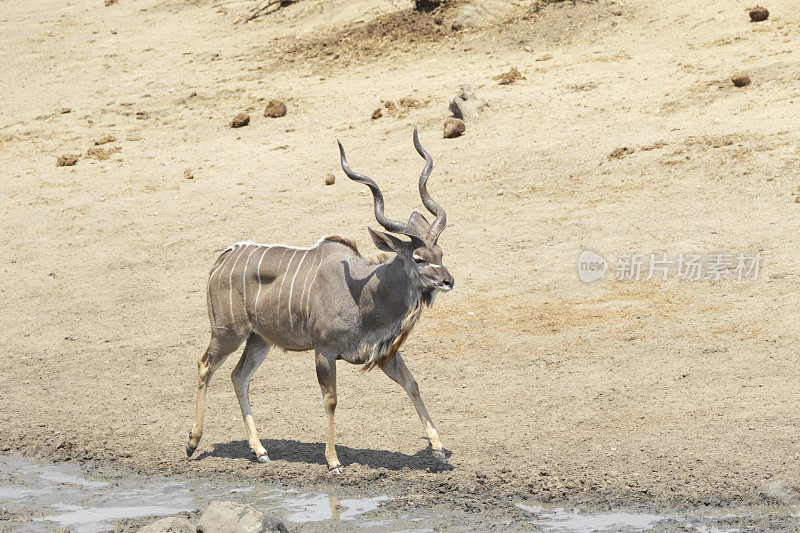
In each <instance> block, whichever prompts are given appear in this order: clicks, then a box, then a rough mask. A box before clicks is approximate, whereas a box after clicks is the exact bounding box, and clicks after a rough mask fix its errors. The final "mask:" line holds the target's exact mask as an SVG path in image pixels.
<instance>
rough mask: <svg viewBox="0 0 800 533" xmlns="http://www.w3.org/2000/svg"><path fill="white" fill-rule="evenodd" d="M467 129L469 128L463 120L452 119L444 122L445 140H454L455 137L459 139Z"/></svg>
mask: <svg viewBox="0 0 800 533" xmlns="http://www.w3.org/2000/svg"><path fill="white" fill-rule="evenodd" d="M466 129H467V126H466V125H465V124H464V121H463V120H461V119H459V118H453V117H450V118H448V119H447V120H445V121H444V138H445V139H452V138H454V137H459V136H460V135H461V134H463V133H464V132H465V131H466Z"/></svg>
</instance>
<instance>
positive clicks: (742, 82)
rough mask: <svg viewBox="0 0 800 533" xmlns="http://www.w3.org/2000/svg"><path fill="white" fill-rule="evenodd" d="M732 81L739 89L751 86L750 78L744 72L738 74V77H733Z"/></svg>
mask: <svg viewBox="0 0 800 533" xmlns="http://www.w3.org/2000/svg"><path fill="white" fill-rule="evenodd" d="M731 81H732V82H733V84H734V85H735V86H737V87H745V86H747V85H750V76H748V75H747V74H746V73H744V72H743V73H741V74H737V75H736V76H734V77H732V78H731Z"/></svg>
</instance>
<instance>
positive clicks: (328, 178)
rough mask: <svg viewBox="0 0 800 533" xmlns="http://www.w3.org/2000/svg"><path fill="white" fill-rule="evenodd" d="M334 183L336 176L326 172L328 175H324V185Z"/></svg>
mask: <svg viewBox="0 0 800 533" xmlns="http://www.w3.org/2000/svg"><path fill="white" fill-rule="evenodd" d="M334 183H336V176H334V175H333V174H331V173H328V175H327V176H325V185H333V184H334Z"/></svg>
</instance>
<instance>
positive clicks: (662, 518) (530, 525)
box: [0, 456, 800, 533]
mask: <svg viewBox="0 0 800 533" xmlns="http://www.w3.org/2000/svg"><path fill="white" fill-rule="evenodd" d="M212 500H233V501H238V502H241V503H246V504H249V505H252V506H253V507H255V508H257V509H261V510H263V511H266V512H268V513H269V514H273V515H275V516H278V517H280V518H281V519H283V520H284V521H285V522H286V524H287V526H288V527H289V529H290V530H291V531H296V530H301V531H302V530H315V531H316V530H326V531H352V530H361V531H385V530H390V531H431V530H432V528H433V527H452V528H456V529H465V530H483V529H486V528H488V527H491V526H494V527H498V526H499V527H500V528H501V529H513V530H519V531H549V532H571V531H609V532H611V531H614V532H617V531H645V530H647V531H675V530H676V529H681V530H688V531H721V532H723V531H741V530H743V527H744V530H748V526H755V527H759V526H767V527H769V526H770V525H772V526H778V527H779V528H780V529H782V527H781V526H787V525H789V526H790V525H791V523H792V520H794V519H796V518H798V517H800V508H796V507H795V508H793V507H791V506H787V507H784V508H780V509H777V508H764V509H750V510H743V509H723V510H716V511H715V512H713V513H710V512H703V513H697V514H678V513H672V514H669V513H667V514H654V513H629V512H606V513H580V512H577V511H571V510H565V509H563V508H560V507H556V506H545V505H540V504H531V503H521V502H518V503H516V504H515V505H511V506H510V507H509V508H506V509H504V510H493V511H492V512H490V513H486V512H484V513H478V514H477V515H476V513H470V512H465V511H463V510H458V509H452V508H442V507H432V508H424V507H421V508H420V507H418V508H411V509H409V508H406V507H401V506H398V505H392V504H393V503H397V502H396V501H395V499H394V498H392V497H390V496H389V495H386V494H371V495H369V497H352V494H349V495H348V494H345V493H341V494H335V493H334V492H333V491H331V492H323V491H316V492H315V491H303V490H292V489H283V488H277V487H273V486H267V485H251V484H248V485H242V486H237V485H234V484H230V483H227V482H217V481H210V480H199V479H191V478H189V477H187V476H177V475H176V476H166V475H164V476H148V477H143V476H139V475H136V474H132V473H130V472H124V471H121V470H120V469H118V468H111V467H106V468H103V467H99V466H97V465H93V466H92V467H90V468H87V467H86V466H83V467H81V466H79V465H77V464H71V463H51V462H47V461H42V460H38V459H33V458H28V457H20V456H4V457H0V531H33V532H39V531H42V532H45V531H51V530H52V529H54V528H57V527H69V528H70V529H71V531H73V532H75V533H92V532H98V531H109V530H115V529H117V530H120V529H123V530H124V529H125V528H126V527H127V528H128V529H130V530H135V529H137V528H138V527H139V526H140V525H143V524H145V523H148V522H149V521H150V520H151V519H152V520H155V519H156V517H160V516H170V515H175V514H179V513H187V512H189V513H194V512H195V511H197V510H199V509H202V508H204V507H205V505H207V504H208V503H209V502H210V501H212ZM192 517H196V515H193V516H192ZM776 517H777V518H776Z"/></svg>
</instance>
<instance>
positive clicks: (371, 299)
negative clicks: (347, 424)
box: [186, 129, 453, 474]
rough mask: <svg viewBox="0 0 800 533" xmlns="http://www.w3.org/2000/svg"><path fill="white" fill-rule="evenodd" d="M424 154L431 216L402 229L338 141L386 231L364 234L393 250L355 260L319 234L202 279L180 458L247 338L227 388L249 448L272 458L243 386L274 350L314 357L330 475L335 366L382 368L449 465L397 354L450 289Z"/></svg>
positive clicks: (228, 258) (196, 438) (243, 258)
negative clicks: (211, 388)
mask: <svg viewBox="0 0 800 533" xmlns="http://www.w3.org/2000/svg"><path fill="white" fill-rule="evenodd" d="M414 147H415V148H416V149H417V152H419V154H420V155H421V156H422V157H424V158H425V167H424V169H423V170H422V175H421V176H420V178H419V193H420V196H421V197H422V203H423V204H424V205H425V207H426V208H427V209H428V210H429V211H430V212H431V213H433V214H434V215H435V216H436V218H435V220H434V222H433V223H432V224H428V222H427V220H426V219H425V217H424V216H422V215H421V214H420V213H418V212H413V213H412V214H411V218H410V219H409V221H408V222H407V223H403V222H398V221H395V220H390V219H388V218H386V217H385V216H384V214H383V195H382V194H381V191H380V189H379V188H378V186H377V185H376V184H375V182H374V181H372V180H371V179H370V178H368V177H366V176H363V175H361V174H358V173H356V172H353V171H352V170H351V169H350V166H349V165H348V164H347V159H346V158H345V153H344V148H342V145H341V143H339V151H340V154H341V163H342V169H344V172H345V174H347V176H348V177H349V178H350V179H352V180H354V181H357V182H359V183H363V184H364V185H367V186H368V187H369V188H370V190H371V191H372V195H373V199H374V207H375V218H376V219H377V221H378V223H380V225H381V226H383V227H384V228H385V229H387V230H388V231H390V232H392V233H397V234H400V235H403V236H405V237H407V238H408V240H405V239H401V238H399V237H396V236H394V235H391V234H389V233H383V232H379V231H374V230H372V229H371V228H367V229H368V230H369V234H370V237H372V240H373V242H374V243H375V246H377V247H378V249H379V250H382V251H383V252H389V253H388V254H386V255H384V256H382V257H381V258H380V259H377V260H369V259H367V258H365V257H363V256H362V255H361V254H359V252H358V250H357V249H356V247H355V245H354V244H353V243H352V242H351V241H349V240H347V239H344V238H342V237H323V238H322V239H320V240H319V241H318V242H317V243H316V244H315V245H314V246H312V247H310V248H294V247H290V246H282V245H278V244H275V245H259V244H254V243H252V242H249V241H248V242H242V243H237V244H234V245H232V246H230V247H228V248H226V249H225V250H224V251H223V252H222V254H221V255H220V256H219V259H217V262H216V263H215V265H214V266H213V268H212V269H211V274H210V276H209V278H208V288H207V301H208V316H209V319H210V320H211V342H210V343H209V346H208V349H207V350H206V351H205V353H204V354H203V355H202V357H200V359H199V360H198V363H197V365H198V374H199V380H198V385H197V410H196V413H195V420H194V427H193V428H192V431H191V433H190V434H189V442H188V443H187V444H186V452H187V454H188V455H189V456H191V455H192V454H193V453H194V451H195V449H196V448H197V445H198V443H199V442H200V437H201V435H202V433H203V403H204V399H205V393H206V388H207V387H208V382H209V380H210V379H211V376H212V375H213V374H214V372H215V371H216V370H217V369H218V368H219V366H220V365H221V364H222V362H223V361H225V359H226V358H227V357H228V355H229V354H230V353H231V352H233V351H234V350H236V349H237V348H238V347H239V346H240V345H241V344H242V342H244V341H245V340H246V341H247V342H246V344H245V348H244V353H243V354H242V357H241V359H239V364H237V365H236V368H235V369H234V371H233V374H232V376H231V377H232V379H233V386H234V389H235V391H236V396H237V397H238V399H239V404H240V406H241V408H242V417H243V419H244V425H245V431H246V433H247V438H248V440H249V442H250V450H251V451H252V452H253V453H254V454H255V456H256V459H257V460H258V461H260V462H264V463H265V462H269V457H268V456H267V451H266V450H265V449H264V447H263V446H262V445H261V441H260V440H259V438H258V433H257V432H256V425H255V422H254V421H253V415H252V412H251V410H250V400H249V397H248V388H249V384H250V379H251V378H252V376H253V373H254V372H255V371H256V369H257V368H258V367H259V365H261V363H262V362H263V361H264V358H265V357H266V356H267V352H269V349H270V348H271V347H272V346H273V345H275V346H279V347H280V348H283V349H284V350H292V351H303V350H311V349H313V350H314V351H315V361H316V369H317V379H318V380H319V385H320V388H321V389H322V395H323V400H324V405H325V410H326V413H327V416H328V434H327V442H326V445H325V459H326V460H327V462H328V466H329V467H330V469H331V471H333V472H335V473H337V474H340V473H341V471H342V467H341V464H340V463H339V459H338V458H337V456H336V448H335V446H334V442H333V414H334V410H335V409H336V361H337V360H338V359H344V360H345V361H347V362H348V363H353V364H361V365H364V366H363V368H364V369H370V368H373V367H374V366H378V367H380V368H381V369H383V371H384V372H385V373H386V375H388V376H389V377H390V378H391V379H393V380H394V381H396V382H397V383H399V384H400V385H401V386H402V387H403V388H404V389H405V390H406V392H407V393H408V395H409V396H410V398H411V401H412V402H413V404H414V407H415V408H416V410H417V413H418V414H419V417H420V419H421V420H422V424H423V426H424V428H425V433H426V435H427V437H428V440H429V441H430V444H431V448H432V451H433V455H434V456H435V457H436V458H437V459H438V460H439V461H441V462H445V461H446V459H445V455H444V449H443V447H442V441H441V440H440V439H439V434H438V433H437V431H436V427H435V426H434V425H433V421H431V417H430V415H429V414H428V411H427V410H426V409H425V405H424V404H423V403H422V398H421V397H420V395H419V387H418V386H417V382H416V381H415V380H414V377H413V376H412V375H411V372H410V371H409V370H408V368H407V367H406V364H405V363H404V362H403V358H402V357H401V356H400V354H399V353H397V351H398V349H399V348H400V346H402V344H403V342H404V341H405V339H406V337H407V336H408V334H409V333H410V332H411V329H412V328H413V327H414V324H415V323H416V321H417V320H418V319H419V316H420V312H421V310H422V307H423V306H430V305H431V304H432V303H433V300H434V296H435V295H436V293H437V292H438V291H449V290H450V289H452V288H453V276H451V275H450V273H449V272H448V271H447V269H446V268H445V267H444V266H443V265H442V251H441V249H440V248H439V246H438V245H437V239H438V238H439V235H440V234H441V233H442V230H444V228H445V224H446V220H445V216H446V215H445V211H444V209H442V207H441V206H440V205H439V204H437V203H436V202H435V201H434V200H433V199H432V198H431V196H430V194H428V189H427V181H428V176H429V175H430V173H431V170H432V169H433V159H432V158H431V156H430V154H428V152H426V151H425V149H424V148H422V146H421V145H420V143H419V138H418V136H417V131H416V129H415V130H414Z"/></svg>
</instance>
